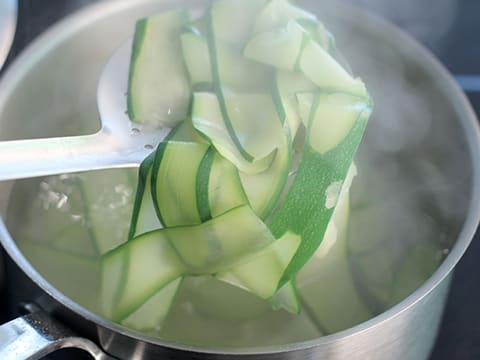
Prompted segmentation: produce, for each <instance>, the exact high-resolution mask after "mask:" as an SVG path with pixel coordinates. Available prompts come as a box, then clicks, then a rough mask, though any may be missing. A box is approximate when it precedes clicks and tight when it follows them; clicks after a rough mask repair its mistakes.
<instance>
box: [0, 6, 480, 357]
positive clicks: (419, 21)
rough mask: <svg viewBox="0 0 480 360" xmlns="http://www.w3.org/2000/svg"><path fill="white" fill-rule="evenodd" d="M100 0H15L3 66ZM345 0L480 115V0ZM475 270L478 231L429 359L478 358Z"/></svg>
mask: <svg viewBox="0 0 480 360" xmlns="http://www.w3.org/2000/svg"><path fill="white" fill-rule="evenodd" d="M0 1H2V0H0ZM99 1H101V0H49V1H48V2H47V1H38V0H19V19H18V28H17V34H16V37H15V41H14V46H13V48H12V51H11V53H10V55H9V58H8V60H7V66H8V63H9V62H11V61H12V60H13V59H14V58H15V57H16V56H17V55H18V54H19V53H20V52H21V50H22V49H23V48H24V47H25V46H27V45H28V44H29V43H30V42H31V41H32V40H33V39H34V38H35V37H36V36H37V35H39V34H40V33H41V32H42V31H43V30H45V29H46V28H48V27H49V26H50V25H51V24H53V23H54V22H56V21H58V20H59V19H61V18H63V17H64V16H66V15H68V14H70V13H72V12H73V11H75V10H77V9H79V8H81V7H84V6H87V5H88V4H91V3H95V2H99ZM345 1H347V2H351V3H355V4H357V5H360V6H363V7H366V8H369V9H370V10H372V11H373V12H376V13H378V14H380V15H382V16H385V17H387V18H389V19H390V20H391V21H392V22H394V23H396V24H397V25H398V26H400V27H401V28H403V29H404V30H406V31H407V32H409V33H410V34H411V35H413V36H414V37H415V38H417V39H418V40H419V41H420V42H422V43H423V44H424V45H425V46H427V47H428V48H429V49H430V50H431V51H432V52H433V53H434V54H435V55H436V56H437V57H438V58H439V59H440V60H441V62H442V63H443V64H444V65H445V66H446V67H447V68H448V69H449V70H450V71H451V72H452V73H453V74H454V75H455V76H456V77H457V79H458V80H459V83H460V84H461V85H463V86H464V89H466V90H468V91H467V95H468V96H469V98H470V100H471V102H472V104H473V106H474V108H475V110H476V111H477V114H479V115H480V40H479V38H478V36H479V34H480V1H478V0H421V1H416V0H404V1H396V2H393V1H391V0H345ZM387 4H388V6H386V5H387ZM420 4H421V5H420ZM477 76H478V77H477ZM477 274H480V232H479V233H477V235H476V237H475V239H474V240H473V242H472V245H471V246H470V248H469V249H468V251H467V252H466V254H465V256H464V257H463V258H462V260H461V261H460V263H459V264H458V267H457V269H456V272H455V278H454V281H453V284H452V289H451V292H450V296H449V299H448V303H447V307H446V310H445V314H444V318H443V322H442V327H441V330H440V333H439V336H438V339H437V343H436V346H435V349H434V351H433V354H432V356H431V359H430V360H476V359H480V306H479V304H480V280H479V279H478V278H477V276H478V275H477ZM2 317H3V318H4V319H5V314H2V313H1V307H0V320H2ZM63 355H66V356H67V358H69V359H74V358H75V359H77V358H78V359H83V358H84V357H83V356H82V355H81V354H79V353H77V352H69V353H68V354H67V353H64V354H63ZM57 357H59V355H57V356H55V358H57ZM87 358H88V357H87ZM406 360H408V359H406Z"/></svg>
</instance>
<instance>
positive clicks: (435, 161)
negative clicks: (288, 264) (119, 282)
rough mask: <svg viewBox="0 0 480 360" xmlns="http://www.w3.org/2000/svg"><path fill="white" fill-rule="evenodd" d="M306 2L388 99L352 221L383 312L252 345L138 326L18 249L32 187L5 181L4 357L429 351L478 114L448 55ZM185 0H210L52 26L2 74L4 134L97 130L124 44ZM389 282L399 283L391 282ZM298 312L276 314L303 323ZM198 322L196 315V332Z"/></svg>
mask: <svg viewBox="0 0 480 360" xmlns="http://www.w3.org/2000/svg"><path fill="white" fill-rule="evenodd" d="M332 3H336V2H332ZM302 4H303V5H304V6H305V7H307V8H308V9H310V10H312V11H313V12H315V13H316V14H317V15H318V17H319V18H320V19H321V20H323V21H324V22H325V23H326V24H327V26H328V27H329V28H331V29H332V30H333V33H334V34H335V35H336V38H337V43H338V47H339V48H340V49H341V51H342V52H343V54H344V56H345V58H347V59H348V61H349V62H350V63H351V67H352V71H353V72H354V73H355V74H358V75H359V76H361V77H362V78H363V79H364V80H365V82H366V83H367V84H368V86H369V89H370V91H371V93H372V97H373V99H374V100H375V104H376V107H375V112H374V115H373V118H372V120H371V122H370V124H369V127H368V130H367V133H366V134H365V139H364V141H363V143H362V146H361V149H360V152H359V154H358V157H357V160H356V163H357V167H358V176H357V179H356V180H355V182H354V185H353V188H352V190H351V195H352V199H351V201H352V205H351V216H350V222H349V230H348V231H349V232H348V239H349V240H348V241H349V245H348V252H349V254H350V257H349V259H350V260H349V265H348V266H349V274H350V275H349V276H350V278H351V279H352V281H353V282H355V283H356V284H358V283H361V282H362V281H364V282H365V281H366V282H365V283H364V285H361V286H358V287H357V289H356V290H357V293H358V296H359V298H362V299H363V300H364V301H365V303H366V304H368V307H369V308H370V309H371V316H370V317H368V318H364V319H356V320H355V321H352V322H351V323H349V324H347V323H345V324H344V326H340V327H338V328H336V329H334V331H330V332H328V333H326V334H324V336H316V337H311V338H305V339H296V340H291V341H286V342H284V343H280V342H279V343H265V344H258V343H255V344H254V343H252V345H251V346H233V345H231V346H225V345H222V344H218V346H216V345H215V344H213V343H212V344H210V345H208V344H207V345H205V344H200V343H196V342H195V341H183V340H182V332H181V331H180V332H179V333H178V338H176V339H173V338H171V339H167V338H158V337H153V336H149V335H145V334H141V333H138V332H134V331H131V330H129V329H127V328H125V327H122V326H120V325H117V324H115V323H113V322H110V321H108V320H107V319H105V318H102V317H101V316H99V315H97V314H96V313H94V312H92V311H90V310H88V309H87V307H84V306H82V305H81V304H79V303H77V302H75V301H74V300H73V299H72V298H71V297H70V296H67V295H66V294H65V293H63V292H62V291H60V290H59V289H58V288H57V287H56V286H55V285H54V282H52V281H50V280H51V279H50V278H49V276H48V275H47V274H45V273H43V272H42V271H41V269H39V268H37V267H36V266H34V261H31V260H32V259H33V258H31V257H28V256H26V255H25V254H24V253H23V252H22V251H21V250H20V247H19V241H20V237H21V234H22V233H25V232H24V231H23V232H22V231H21V229H20V228H19V227H18V226H17V225H18V223H19V221H20V220H21V218H22V213H21V212H19V211H14V210H12V209H15V208H17V209H18V206H17V205H18V204H19V203H20V204H21V203H23V202H24V201H26V200H25V196H22V192H28V187H27V188H25V185H21V186H20V185H19V181H8V182H2V183H0V211H1V212H0V214H1V216H2V219H3V222H2V226H0V242H1V244H2V246H3V248H4V249H5V254H6V255H7V256H5V258H6V259H7V261H6V262H7V266H6V273H7V279H6V280H7V291H6V292H5V293H4V294H2V296H3V297H5V298H6V299H7V303H8V308H9V311H10V314H18V315H21V314H20V310H21V311H23V316H20V317H18V318H17V319H14V320H12V321H11V322H9V323H7V324H5V325H3V326H2V327H1V328H0V354H2V355H1V356H0V357H2V358H19V359H21V358H29V359H30V358H31V359H35V358H40V357H41V356H44V355H45V354H47V353H50V352H52V351H54V350H57V349H59V348H64V347H75V348H80V349H83V350H85V351H86V352H88V353H90V354H91V355H92V356H93V358H95V359H107V358H110V357H112V358H118V359H247V358H249V359H302V360H304V359H329V360H337V359H349V360H355V359H359V360H360V359H361V360H365V359H370V360H383V359H410V360H417V359H418V360H425V359H427V358H428V356H429V353H430V351H431V349H432V346H433V343H434V341H435V338H436V334H437V329H438V326H439V323H440V321H441V317H442V311H443V308H444V304H445V300H446V298H447V295H448V289H449V284H450V282H451V280H452V278H453V276H452V275H453V270H454V267H455V265H456V264H457V262H458V261H459V260H460V258H461V256H462V255H463V253H464V252H465V250H466V248H467V247H468V245H469V243H470V241H471V239H472V238H473V235H474V233H475V230H476V227H477V224H478V221H479V218H480V188H479V186H478V184H480V157H479V154H480V137H479V131H478V126H477V119H476V118H475V115H474V113H473V111H472V109H471V107H470V105H469V103H468V101H467V100H466V97H465V95H464V94H463V93H462V91H461V90H460V89H459V87H458V86H457V85H456V83H455V82H454V80H453V79H452V77H451V76H450V75H449V74H448V72H447V71H446V70H445V69H444V68H443V67H442V65H440V64H439V62H438V61H437V60H436V59H435V58H434V57H433V56H432V55H431V54H430V53H429V52H428V51H427V50H425V49H424V48H423V47H422V46H421V45H419V44H418V43H416V42H415V41H414V40H413V39H411V38H409V37H408V36H407V35H405V34H404V33H402V32H401V31H400V30H398V29H396V28H395V27H394V26H393V25H391V24H389V23H387V22H385V21H384V20H381V19H379V18H376V17H374V16H372V15H369V14H367V13H364V12H363V11H361V10H358V9H355V8H351V7H349V6H345V5H338V4H335V5H333V4H328V2H325V4H324V3H323V2H320V1H314V0H311V1H303V2H302ZM181 6H184V7H193V8H194V9H199V10H200V9H202V8H204V7H205V6H207V2H206V1H173V0H155V1H153V0H138V1H127V0H117V1H110V2H108V1H105V2H99V3H98V4H96V5H94V6H90V7H88V8H86V9H84V10H82V11H80V12H78V13H76V14H74V15H73V16H71V17H69V18H66V19H65V20H63V21H62V22H60V23H59V24H57V25H55V26H53V27H52V28H51V29H50V30H48V31H47V32H46V33H44V34H43V35H41V36H40V37H39V38H38V39H37V40H35V41H34V42H33V43H32V44H31V45H30V46H29V48H28V49H27V50H26V51H24V53H23V54H21V55H20V56H19V57H18V58H17V59H16V61H15V62H14V63H13V64H12V65H11V66H10V67H9V69H8V71H7V72H6V73H5V74H4V76H3V78H2V79H1V81H0V140H14V139H28V138H41V137H51V136H64V135H81V134H88V133H93V132H95V131H96V130H98V127H99V122H98V113H97V108H96V103H95V92H96V86H97V82H98V78H99V76H100V73H101V71H102V68H103V66H104V64H105V63H106V61H107V60H108V58H109V57H110V55H111V54H112V52H113V51H114V50H115V49H116V48H117V47H119V46H120V45H121V44H122V43H123V42H124V41H125V39H128V38H129V37H130V36H131V34H132V32H133V26H134V23H135V21H136V20H137V19H138V18H140V17H142V16H144V15H147V14H150V13H152V12H157V11H162V10H165V9H170V8H173V7H181ZM23 184H25V183H23ZM22 186H23V187H22ZM19 189H27V190H26V191H20V190H19ZM33 220H35V219H33ZM20 223H21V221H20ZM16 224H17V225H16ZM35 224H36V225H35V227H34V228H33V232H32V233H33V234H34V235H35V234H36V235H38V236H39V237H41V236H42V233H45V231H47V230H48V229H46V227H47V226H48V222H45V223H42V222H39V221H37V222H35ZM426 239H429V240H428V241H427V240H426ZM385 244H388V245H385ZM419 244H420V245H421V246H417V245H419ZM362 249H368V251H366V252H362ZM406 249H407V250H406ZM392 254H394V255H392ZM395 254H400V255H398V256H397V255H395ZM405 254H407V255H408V256H407V258H408V259H409V260H408V261H404V258H405V256H406V255H405ZM404 255H405V256H404ZM388 259H390V260H391V261H390V260H388ZM402 259H403V260H402ZM384 260H385V261H384ZM368 264H370V265H368ZM398 264H400V265H398ZM397 265H398V266H397ZM369 269H370V270H369ZM392 269H394V270H392ZM395 269H396V270H395ZM420 272H422V274H423V277H418V276H417V275H418V273H420ZM337 273H339V271H337ZM385 274H391V275H392V276H391V277H389V276H386V277H384V278H382V276H383V275H385ZM336 275H338V274H334V273H332V274H331V275H329V276H332V277H333V278H334V276H336ZM365 279H366V280H365ZM385 279H387V280H385ZM71 281H72V282H74V281H75V277H74V276H72V280H71ZM382 281H383V283H382ZM389 282H391V284H390V283H389ZM385 283H389V284H390V285H392V286H391V287H392V288H393V289H394V291H393V293H394V295H392V296H390V295H388V296H386V295H385V293H386V291H384V290H385V287H384V286H383V285H385ZM330 285H331V286H325V288H322V291H321V292H320V295H319V299H322V296H323V295H322V294H324V295H325V296H326V294H328V293H330V292H335V281H331V282H330ZM387 287H388V286H387ZM78 290H79V291H80V292H81V291H82V285H78ZM85 291H87V290H85ZM85 291H84V292H85ZM84 295H85V294H84ZM86 296H87V297H88V296H89V294H88V293H87V294H86ZM92 296H94V295H93V294H92ZM346 297H348V296H343V297H342V296H339V297H337V299H338V301H337V302H342V301H343V299H345V298H346ZM387 297H388V301H386V302H383V303H382V301H380V300H382V299H383V300H385V299H386V298H387ZM319 301H320V300H319ZM334 305H335V304H334V302H332V306H334ZM332 309H333V308H332ZM305 311H306V312H307V313H308V306H307V307H305ZM332 316H333V317H335V316H337V315H336V314H335V313H334V312H332ZM288 319H292V318H288ZM290 321H291V322H290ZM293 323H294V321H293V320H288V321H285V322H283V323H281V324H277V328H278V329H280V328H282V329H286V330H288V329H289V326H291V328H292V329H293V326H294V325H293ZM232 326H235V323H234V324H233V325H232ZM188 327H189V326H188V321H187V322H186V323H185V328H184V330H185V331H184V333H187V331H186V330H188ZM272 331H274V330H272ZM292 331H293V330H292ZM247 345H248V344H247Z"/></svg>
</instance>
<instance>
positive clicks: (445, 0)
mask: <svg viewBox="0 0 480 360" xmlns="http://www.w3.org/2000/svg"><path fill="white" fill-rule="evenodd" d="M343 1H345V2H347V3H351V4H353V5H357V6H359V7H362V8H366V9H369V10H371V11H373V12H375V13H377V14H380V15H382V16H384V17H386V18H387V19H389V20H390V21H392V22H393V23H395V24H397V25H399V26H400V27H401V28H403V29H404V30H406V31H407V32H409V33H410V34H412V35H413V36H414V37H416V38H417V39H418V40H420V41H421V42H422V43H425V44H427V45H428V46H431V47H436V46H438V45H439V42H440V41H441V40H442V38H443V37H444V36H445V35H446V34H447V33H448V31H449V30H450V29H451V27H452V25H453V23H454V21H455V18H456V15H457V11H458V1H457V0H422V1H418V0H402V1H391V0H343Z"/></svg>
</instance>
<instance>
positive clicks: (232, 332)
mask: <svg viewBox="0 0 480 360" xmlns="http://www.w3.org/2000/svg"><path fill="white" fill-rule="evenodd" d="M362 183H363V181H362V176H361V172H360V176H359V179H358V180H357V181H356V184H357V185H356V186H354V188H353V202H352V205H351V207H350V211H349V207H348V203H346V204H345V205H344V206H342V209H341V211H339V212H337V213H336V214H335V226H334V227H333V228H330V229H329V234H328V236H327V237H326V240H325V241H324V243H323V244H322V246H321V247H320V248H319V251H318V252H317V253H316V255H315V256H314V258H313V259H312V260H311V261H310V262H309V263H308V264H307V266H306V267H305V268H304V269H303V270H302V272H301V273H300V274H299V276H298V279H297V285H298V288H299V291H300V298H301V302H302V312H301V314H300V315H292V314H289V313H287V312H285V311H273V310H271V309H270V308H269V306H268V304H267V303H266V302H264V301H262V300H260V299H258V298H256V297H255V296H253V295H251V294H249V293H247V292H245V291H243V290H240V289H237V288H235V287H232V286H230V285H227V284H225V283H222V282H219V281H217V280H215V279H213V278H211V277H196V278H187V279H186V281H185V282H184V284H183V285H182V287H181V290H180V291H179V293H178V294H177V297H176V300H175V304H174V306H173V308H172V309H171V312H170V314H169V315H168V317H167V319H166V321H165V324H164V326H163V327H162V329H161V330H160V331H159V332H157V333H154V334H149V335H154V336H157V337H160V338H163V339H168V340H174V341H177V342H181V343H186V344H196V345H205V346H217V347H218V346H224V347H239V348H241V347H252V346H267V345H276V344H285V343H292V342H297V341H303V340H308V339H314V338H317V337H318V336H321V335H322V334H327V333H332V332H336V331H339V330H343V329H346V328H349V327H351V326H353V325H355V324H358V323H361V322H363V321H365V320H367V319H369V318H371V317H373V316H375V315H376V314H378V313H380V312H382V311H384V310H385V309H387V308H389V307H390V306H392V305H393V304H395V303H396V302H398V301H400V300H402V299H403V298H404V297H406V296H407V295H409V294H410V293H411V292H412V291H413V290H415V289H416V288H417V287H418V286H419V285H420V284H421V283H422V282H423V281H424V280H425V279H427V278H428V277H429V276H430V275H431V274H432V273H433V271H434V270H435V269H436V267H437V266H438V264H439V262H440V261H441V260H442V258H443V256H444V255H445V254H446V250H445V252H444V251H443V250H442V249H444V248H445V247H446V244H442V241H446V240H445V239H446V235H447V234H445V232H444V231H443V230H442V227H441V226H439V224H438V223H437V222H436V219H435V214H434V213H432V214H429V213H428V209H422V208H418V204H409V203H406V202H405V201H399V199H400V198H401V196H396V197H394V199H391V200H392V201H389V200H388V197H385V194H382V191H381V189H380V190H379V192H378V193H377V194H376V195H375V196H366V195H365V193H364V192H363V191H362V189H361V187H362ZM367 183H368V182H367ZM397 185H398V184H397ZM135 187H136V170H134V169H129V170H108V171H99V172H92V173H84V174H72V175H62V176H55V177H48V178H43V179H31V180H22V181H18V182H17V183H16V185H15V187H14V190H13V192H12V197H11V199H12V201H10V209H9V216H8V227H9V229H10V231H11V233H12V235H13V237H14V238H15V239H16V241H17V243H18V245H19V247H20V249H21V250H22V252H23V253H24V254H25V255H26V257H27V258H28V259H29V261H31V263H32V264H33V265H34V266H35V268H36V269H37V270H38V271H39V273H40V274H41V275H42V276H43V277H44V278H45V279H47V280H48V281H49V282H50V283H51V284H52V285H54V286H55V287H56V288H58V289H59V290H60V291H62V292H63V293H65V294H66V295H67V296H69V297H70V298H72V299H73V300H74V301H76V302H78V303H79V304H81V305H82V306H84V307H85V308H87V309H89V310H91V311H92V312H95V313H98V314H100V315H101V313H102V312H101V307H100V305H99V304H100V301H99V294H100V287H101V284H100V279H101V276H100V255H101V254H102V253H105V252H106V251H108V250H109V249H112V248H114V247H115V246H117V245H118V244H121V243H122V242H124V241H125V239H126V237H127V231H128V226H129V222H130V216H131V211H132V204H133V200H134V195H135ZM356 189H358V190H357V191H355V190H356ZM384 190H385V189H384ZM387 190H388V189H387ZM380 198H381V200H379V199H380ZM386 198H387V201H385V199H386ZM393 200H397V201H398V202H396V201H393ZM409 201H414V199H409ZM415 206H416V207H417V208H415ZM392 209H393V210H392ZM392 211H394V212H395V213H396V214H401V215H402V216H401V217H400V218H395V219H388V218H386V217H387V216H388V214H392ZM349 214H350V216H349ZM419 217H424V219H422V221H420V222H419V221H418V218H419ZM349 218H350V220H349V221H348V219H349ZM413 218H417V221H416V222H415V223H416V225H414V227H413V228H412V227H411V226H413V225H410V224H412V222H411V220H412V219H413ZM347 225H348V226H347ZM442 239H443V240H442Z"/></svg>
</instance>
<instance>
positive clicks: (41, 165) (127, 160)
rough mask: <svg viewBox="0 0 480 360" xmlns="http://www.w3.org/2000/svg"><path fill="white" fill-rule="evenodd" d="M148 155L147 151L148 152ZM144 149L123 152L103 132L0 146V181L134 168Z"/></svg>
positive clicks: (118, 145) (123, 149) (116, 141)
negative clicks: (116, 168)
mask: <svg viewBox="0 0 480 360" xmlns="http://www.w3.org/2000/svg"><path fill="white" fill-rule="evenodd" d="M150 151H151V150H150ZM147 155H148V152H147V149H145V148H143V147H140V148H139V149H129V150H127V149H126V148H125V146H122V144H121V143H120V142H119V141H118V139H116V138H115V137H113V136H111V135H109V134H108V133H106V132H102V131H100V132H98V133H96V134H92V135H83V136H71V137H57V138H44V139H33V140H14V141H2V142H0V180H13V179H22V178H29V177H36V176H46V175H58V174H63V173H71V172H77V171H86V170H98V169H107V168H115V167H127V166H134V165H138V164H139V163H140V162H141V159H143V158H144V157H145V156H147Z"/></svg>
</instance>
